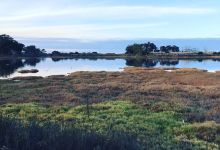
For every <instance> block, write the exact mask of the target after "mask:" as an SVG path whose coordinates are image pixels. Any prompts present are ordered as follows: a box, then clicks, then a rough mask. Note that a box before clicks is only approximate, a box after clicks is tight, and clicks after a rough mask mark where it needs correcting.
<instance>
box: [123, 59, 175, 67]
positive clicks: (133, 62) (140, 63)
mask: <svg viewBox="0 0 220 150" xmlns="http://www.w3.org/2000/svg"><path fill="white" fill-rule="evenodd" d="M157 64H160V65H161V66H175V65H178V64H179V60H172V59H171V60H154V59H126V65H127V66H134V67H155V66H156V65H157Z"/></svg>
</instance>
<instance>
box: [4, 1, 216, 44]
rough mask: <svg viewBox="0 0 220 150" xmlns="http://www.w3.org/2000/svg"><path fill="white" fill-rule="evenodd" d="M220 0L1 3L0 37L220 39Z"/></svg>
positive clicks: (94, 39)
mask: <svg viewBox="0 0 220 150" xmlns="http://www.w3.org/2000/svg"><path fill="white" fill-rule="evenodd" d="M219 26H220V1H219V0H120V1H119V0H80V1H79V0H37V1H36V0H1V1H0V33H1V34H3V33H6V34H10V35H12V36H14V37H25V38H28V37H32V38H72V39H77V40H81V41H96V40H131V39H146V38H218V37H220V28H219Z"/></svg>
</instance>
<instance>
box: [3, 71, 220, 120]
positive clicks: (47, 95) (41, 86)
mask: <svg viewBox="0 0 220 150" xmlns="http://www.w3.org/2000/svg"><path fill="white" fill-rule="evenodd" d="M165 70H166V69H145V68H134V67H133V68H131V67H129V68H125V70H124V71H123V72H76V73H72V74H70V75H69V76H50V77H47V78H31V79H30V78H24V79H22V78H17V79H19V80H20V81H9V80H1V81H0V100H1V101H0V102H1V103H8V102H15V103H22V102H32V101H36V102H40V103H53V104H66V103H68V104H72V105H77V104H81V103H85V102H86V101H89V102H90V103H97V102H101V101H107V100H118V99H119V100H131V101H133V102H135V103H138V104H142V105H144V106H146V107H148V106H149V105H155V106H154V107H149V108H155V111H157V110H158V109H159V110H160V109H176V108H181V109H185V108H187V112H186V116H187V118H188V119H189V120H192V118H193V119H198V120H200V118H196V117H195V116H197V117H198V115H199V114H204V116H205V119H207V120H215V121H218V122H220V107H219V105H220V74H219V73H208V72H206V71H203V70H195V69H172V72H167V71H165ZM161 104H166V105H165V106H163V105H161ZM168 106H169V107H168ZM163 107H164V108H163ZM191 108H192V110H191ZM188 109H189V110H188Z"/></svg>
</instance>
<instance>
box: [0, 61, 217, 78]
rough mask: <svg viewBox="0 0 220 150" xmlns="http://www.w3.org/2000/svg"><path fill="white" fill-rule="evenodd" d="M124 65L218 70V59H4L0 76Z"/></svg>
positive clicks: (63, 72) (108, 68)
mask: <svg viewBox="0 0 220 150" xmlns="http://www.w3.org/2000/svg"><path fill="white" fill-rule="evenodd" d="M126 66H143V67H177V68H198V69H205V70H208V71H210V72H214V71H217V70H220V60H211V59H209V60H145V59H141V60H135V59H130V60H125V59H114V60H107V59H97V60H96V59H94V60H91V59H78V60H77V59H51V58H45V59H4V60H0V78H11V77H15V76H44V77H45V76H49V75H67V74H68V73H71V72H76V71H121V70H122V68H124V67H126ZM23 69H38V70H39V72H38V73H35V74H20V73H18V71H19V70H23Z"/></svg>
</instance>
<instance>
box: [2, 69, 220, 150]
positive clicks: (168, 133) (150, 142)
mask: <svg viewBox="0 0 220 150" xmlns="http://www.w3.org/2000/svg"><path fill="white" fill-rule="evenodd" d="M219 85H220V74H219V72H217V73H209V72H206V71H205V70H197V69H171V70H166V69H146V68H145V69H144V68H126V69H125V70H124V71H122V72H76V73H73V74H70V75H69V76H50V77H47V78H42V77H16V78H13V79H12V80H0V102H1V105H0V114H1V116H2V117H1V118H2V119H1V122H0V129H1V130H0V132H1V133H0V134H1V136H0V137H1V139H0V144H1V145H0V147H1V148H4V149H34V148H32V147H31V146H33V147H36V149H37V147H38V149H50V148H51V149H60V146H67V147H64V148H63V147H62V148H63V149H73V148H74V149H89V148H88V147H91V149H112V147H113V149H128V148H131V149H156V150H157V149H219V146H220V124H219V122H220V116H219V114H220V109H219V102H220V92H219V88H220V86H219ZM38 133H40V134H38ZM35 134H36V136H33V135H35ZM54 135H55V136H54ZM116 137H118V138H116ZM18 139H19V140H18ZM71 139H72V140H71ZM94 139H95V140H94ZM54 141H58V142H54ZM65 142H68V144H65ZM30 143H35V144H30ZM51 143H55V144H51ZM62 143H64V144H62ZM91 145H92V146H91ZM13 146H17V147H16V148H15V147H13ZM50 146H52V147H50ZM109 146H112V147H109ZM30 147H31V148H30ZM39 147H40V148H39Z"/></svg>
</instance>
